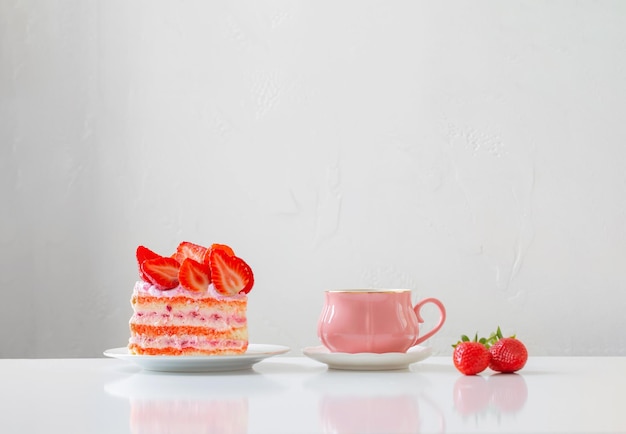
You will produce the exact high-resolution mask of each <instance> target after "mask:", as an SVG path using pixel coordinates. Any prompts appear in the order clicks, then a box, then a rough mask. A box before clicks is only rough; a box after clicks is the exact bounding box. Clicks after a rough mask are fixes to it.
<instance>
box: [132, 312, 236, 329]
mask: <svg viewBox="0 0 626 434" xmlns="http://www.w3.org/2000/svg"><path fill="white" fill-rule="evenodd" d="M130 321H131V323H133V324H144V325H154V326H161V325H172V326H198V327H210V328H213V329H216V330H227V329H230V328H232V327H242V326H245V325H246V323H247V319H246V317H242V316H240V315H237V314H225V313H223V312H215V311H208V312H203V311H202V310H200V311H196V310H193V309H192V310H189V311H184V310H182V311H177V312H168V311H161V312H159V311H141V310H138V311H137V312H135V313H134V314H133V316H132V318H131V320H130Z"/></svg>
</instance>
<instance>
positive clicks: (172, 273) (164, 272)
mask: <svg viewBox="0 0 626 434" xmlns="http://www.w3.org/2000/svg"><path fill="white" fill-rule="evenodd" d="M179 268H180V265H179V264H178V261H176V259H174V258H166V257H164V256H159V257H156V258H152V259H146V260H145V261H143V262H142V263H141V271H142V272H143V274H144V275H145V276H146V277H147V278H148V280H147V281H148V282H150V283H152V284H153V285H154V286H156V287H157V288H159V289H172V288H176V287H177V286H178V269H179Z"/></svg>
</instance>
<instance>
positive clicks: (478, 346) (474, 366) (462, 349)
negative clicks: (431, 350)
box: [452, 335, 491, 375]
mask: <svg viewBox="0 0 626 434" xmlns="http://www.w3.org/2000/svg"><path fill="white" fill-rule="evenodd" d="M452 347H453V348H454V352H453V353H452V360H453V362H454V366H455V367H456V368H457V369H458V370H459V371H460V372H461V373H462V374H465V375H476V374H478V373H480V372H482V371H484V370H485V369H487V366H489V362H490V361H491V355H490V354H489V350H488V349H487V345H486V339H485V338H480V340H479V339H478V335H476V336H474V340H473V341H470V339H469V338H468V337H467V336H465V335H463V336H461V340H460V341H459V342H458V343H456V344H455V345H452Z"/></svg>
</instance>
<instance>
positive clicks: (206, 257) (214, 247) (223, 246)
mask: <svg viewBox="0 0 626 434" xmlns="http://www.w3.org/2000/svg"><path fill="white" fill-rule="evenodd" d="M211 250H223V251H224V252H226V254H227V255H228V256H235V252H234V251H233V249H232V248H231V247H230V246H227V245H226V244H217V243H214V244H211V247H210V248H208V249H207V251H206V253H205V254H204V260H203V262H204V263H205V264H207V265H209V256H210V255H211Z"/></svg>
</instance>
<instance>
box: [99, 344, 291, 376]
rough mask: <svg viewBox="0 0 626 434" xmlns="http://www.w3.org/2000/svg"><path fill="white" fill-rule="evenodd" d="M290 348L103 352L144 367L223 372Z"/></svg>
mask: <svg viewBox="0 0 626 434" xmlns="http://www.w3.org/2000/svg"><path fill="white" fill-rule="evenodd" d="M289 350H290V348H289V347H285V346H282V345H267V344H250V345H248V350H247V351H246V352H245V353H243V354H239V355H233V356H142V355H136V354H130V353H129V352H128V348H126V347H121V348H113V349H110V350H106V351H105V352H104V355H105V356H107V357H113V358H116V359H121V360H126V361H128V362H132V363H134V364H135V365H137V366H139V367H141V368H143V369H145V370H146V371H162V372H226V371H239V370H242V369H250V368H252V366H253V365H254V364H256V363H258V362H260V361H261V360H263V359H267V358H268V357H272V356H276V355H278V354H284V353H286V352H288V351H289Z"/></svg>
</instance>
